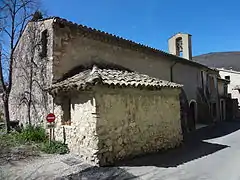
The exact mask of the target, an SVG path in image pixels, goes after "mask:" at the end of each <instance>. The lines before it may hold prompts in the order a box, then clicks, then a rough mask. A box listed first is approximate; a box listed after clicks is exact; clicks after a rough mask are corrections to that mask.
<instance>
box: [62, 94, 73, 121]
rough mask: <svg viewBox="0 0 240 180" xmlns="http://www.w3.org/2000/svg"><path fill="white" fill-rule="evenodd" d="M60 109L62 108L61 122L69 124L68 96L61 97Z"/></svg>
mask: <svg viewBox="0 0 240 180" xmlns="http://www.w3.org/2000/svg"><path fill="white" fill-rule="evenodd" d="M62 110H63V118H62V124H63V125H71V99H70V98H64V99H63V103H62Z"/></svg>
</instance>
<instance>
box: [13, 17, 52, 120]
mask: <svg viewBox="0 0 240 180" xmlns="http://www.w3.org/2000/svg"><path fill="white" fill-rule="evenodd" d="M44 30H48V41H47V42H48V44H47V47H48V49H47V57H45V58H42V57H41V56H40V52H41V48H42V47H41V45H42V44H41V33H42V32H43V31H44ZM52 46H53V31H52V20H47V21H40V22H35V23H33V22H31V23H29V24H28V25H27V27H26V28H25V31H24V33H23V35H22V37H21V39H20V41H19V43H18V45H17V48H16V50H15V53H14V56H15V58H14V62H13V63H14V64H13V80H12V91H11V94H10V118H11V120H19V121H20V123H22V124H24V125H25V124H26V123H28V105H27V104H28V102H29V100H30V93H31V97H32V103H31V108H30V109H31V112H30V113H31V122H32V124H40V123H42V122H43V121H45V117H46V115H47V113H49V112H51V108H52V97H51V96H50V95H48V93H47V92H45V91H44V90H43V89H44V88H46V87H48V86H49V85H50V84H51V83H52V60H53V58H52V53H53V52H52V48H51V47H52ZM31 69H32V71H31ZM31 82H32V85H31V84H30V83H31ZM30 87H32V88H30ZM31 89H32V90H31Z"/></svg>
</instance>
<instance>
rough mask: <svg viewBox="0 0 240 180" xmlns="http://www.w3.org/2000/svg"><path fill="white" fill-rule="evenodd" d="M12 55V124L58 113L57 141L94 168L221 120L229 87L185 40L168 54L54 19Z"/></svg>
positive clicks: (30, 32) (35, 26)
mask: <svg viewBox="0 0 240 180" xmlns="http://www.w3.org/2000/svg"><path fill="white" fill-rule="evenodd" d="M14 55H15V56H16V61H15V62H14V69H13V87H12V92H11V95H10V111H11V119H12V120H19V121H20V123H23V124H26V123H32V124H41V123H45V117H46V115H47V114H48V113H50V112H53V113H55V114H56V116H57V119H56V122H57V127H56V129H55V132H54V137H55V138H56V139H57V140H62V141H66V143H68V145H69V147H70V149H71V151H73V152H76V153H80V154H83V155H84V156H85V157H86V158H87V159H88V160H89V161H92V162H95V163H100V164H108V163H111V162H112V161H114V160H115V159H119V158H123V157H126V156H131V155H136V154H141V153H143V152H151V151H156V150H159V149H167V148H171V147H175V146H177V145H179V144H180V143H181V140H182V131H183V132H188V131H191V130H194V129H195V128H196V127H197V125H198V124H200V123H201V124H202V123H204V124H209V123H212V122H214V121H218V120H221V119H222V120H224V119H225V118H221V117H223V116H225V115H224V113H225V112H226V109H225V108H226V107H225V102H224V101H225V96H226V93H227V92H225V91H224V93H223V94H221V96H220V94H219V91H220V89H221V88H222V87H225V86H227V84H228V83H229V81H228V80H225V79H222V78H221V77H220V75H219V72H218V70H216V69H211V68H209V67H207V66H205V65H202V64H200V63H197V62H195V61H193V60H192V52H191V35H189V34H183V33H178V34H176V35H174V36H173V37H171V38H170V39H169V53H166V52H163V51H160V50H157V49H153V48H150V47H148V46H145V45H141V44H137V43H135V42H132V41H129V40H126V39H123V38H120V37H117V36H115V35H111V34H108V33H105V32H102V31H98V30H96V29H92V28H89V27H86V26H82V25H77V24H74V23H72V22H70V21H67V20H65V19H62V18H58V17H51V18H47V19H42V20H39V21H34V22H29V23H28V25H27V27H26V28H25V31H24V33H23V35H22V37H21V39H20V41H19V43H18V45H17V48H16V51H15V54H14ZM181 55H182V57H180V56H181ZM182 85H183V86H182ZM221 92H222V91H221ZM179 97H180V98H179ZM29 102H30V103H29ZM222 102H223V103H222ZM180 104H181V106H180ZM180 109H181V113H180ZM180 115H181V121H180ZM29 116H31V121H29V122H28V120H27V119H28V117H29ZM181 127H182V129H181ZM129 135H131V137H129ZM127 136H128V137H127ZM143 143H144V144H145V145H143ZM130 146H132V147H130Z"/></svg>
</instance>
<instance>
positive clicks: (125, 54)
mask: <svg viewBox="0 0 240 180" xmlns="http://www.w3.org/2000/svg"><path fill="white" fill-rule="evenodd" d="M54 34H55V36H54V52H53V56H54V67H53V73H54V81H55V80H57V79H59V78H61V77H62V75H63V74H65V73H66V72H68V71H69V70H71V69H73V68H74V67H77V66H79V65H83V64H87V63H89V62H92V61H95V62H104V63H114V64H118V65H121V66H123V67H126V68H129V69H131V70H134V71H137V72H140V73H143V74H147V75H149V76H152V77H157V78H160V79H164V80H169V81H171V80H173V81H174V82H177V83H180V84H183V85H184V87H183V89H184V91H185V92H186V96H187V99H188V101H189V102H190V101H191V100H195V101H197V96H198V92H197V88H198V87H201V83H202V81H201V74H200V71H201V70H203V71H204V75H205V79H204V83H206V74H208V73H209V71H208V72H207V69H206V68H203V67H199V66H191V65H188V64H186V63H184V62H183V63H182V62H180V61H178V62H175V61H174V60H172V59H171V58H169V57H166V56H164V55H162V56H161V55H159V56H154V55H149V54H147V53H143V52H140V51H134V50H131V49H128V48H124V47H121V46H120V45H119V46H117V45H113V44H110V43H109V42H108V41H107V40H105V41H104V40H102V39H99V40H95V39H93V38H91V37H87V36H86V34H84V33H82V32H79V31H78V30H76V28H75V27H68V26H66V25H61V26H59V25H58V24H55V26H54ZM89 36H90V35H89ZM171 69H172V73H171ZM210 73H213V74H214V73H215V74H217V73H216V72H214V71H212V72H210ZM171 76H172V77H171ZM214 99H215V100H216V101H217V97H214ZM200 113H201V112H200Z"/></svg>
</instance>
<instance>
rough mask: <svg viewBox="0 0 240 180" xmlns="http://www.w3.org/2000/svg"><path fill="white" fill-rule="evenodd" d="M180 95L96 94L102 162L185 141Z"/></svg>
mask: <svg viewBox="0 0 240 180" xmlns="http://www.w3.org/2000/svg"><path fill="white" fill-rule="evenodd" d="M179 92H180V90H179V89H162V90H161V91H145V90H138V89H114V90H111V91H109V89H101V90H99V91H97V93H96V105H97V106H96V107H97V114H98V120H97V125H96V134H97V136H98V138H99V143H98V148H99V151H98V158H99V159H100V163H101V164H105V163H106V164H108V163H112V162H113V161H114V160H116V159H121V158H124V157H128V156H134V155H138V154H143V153H147V152H154V151H158V150H162V149H169V148H173V147H175V146H178V145H179V144H180V143H181V141H182V131H181V122H180V102H179Z"/></svg>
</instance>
